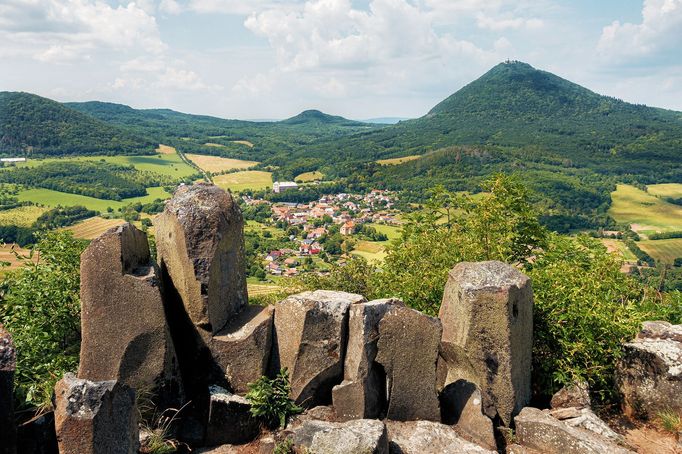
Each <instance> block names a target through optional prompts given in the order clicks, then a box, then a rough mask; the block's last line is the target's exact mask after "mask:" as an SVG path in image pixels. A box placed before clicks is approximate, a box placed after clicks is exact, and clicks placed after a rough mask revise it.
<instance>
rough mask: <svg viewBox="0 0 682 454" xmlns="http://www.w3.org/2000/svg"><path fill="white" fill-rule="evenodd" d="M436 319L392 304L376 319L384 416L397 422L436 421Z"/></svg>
mask: <svg viewBox="0 0 682 454" xmlns="http://www.w3.org/2000/svg"><path fill="white" fill-rule="evenodd" d="M441 334H442V328H441V323H440V320H438V319H437V318H434V317H429V316H427V315H424V314H422V313H421V312H419V311H416V310H414V309H410V308H407V307H403V306H394V307H392V308H391V309H390V310H389V311H388V313H386V314H385V315H384V317H383V318H382V319H381V321H380V322H379V342H378V353H377V356H376V362H377V363H379V364H381V366H382V367H383V368H384V370H385V372H386V380H387V394H388V409H387V412H386V417H387V418H388V419H393V420H397V421H409V420H414V419H427V420H431V421H440V410H439V406H438V393H437V391H436V362H437V360H438V347H439V344H440V337H441Z"/></svg>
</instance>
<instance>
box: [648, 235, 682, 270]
mask: <svg viewBox="0 0 682 454" xmlns="http://www.w3.org/2000/svg"><path fill="white" fill-rule="evenodd" d="M637 245H638V246H639V247H640V249H642V250H643V251H644V252H646V253H647V254H649V255H650V256H652V257H653V258H654V259H656V260H658V261H660V262H663V263H669V264H670V263H673V261H674V260H675V259H676V258H678V257H682V238H673V239H669V240H646V241H640V242H638V243H637Z"/></svg>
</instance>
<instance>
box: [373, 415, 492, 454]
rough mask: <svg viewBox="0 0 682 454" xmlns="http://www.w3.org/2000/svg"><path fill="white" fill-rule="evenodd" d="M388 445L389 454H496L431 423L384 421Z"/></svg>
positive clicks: (448, 428)
mask: <svg viewBox="0 0 682 454" xmlns="http://www.w3.org/2000/svg"><path fill="white" fill-rule="evenodd" d="M386 427H387V429H388V440H389V441H388V444H389V452H390V453H391V454H443V453H466V454H495V453H496V452H497V451H490V450H487V449H485V448H482V447H480V446H478V445H476V444H474V443H471V442H469V441H467V440H464V439H463V438H460V436H459V435H458V434H457V432H455V430H454V429H453V428H452V427H450V426H446V425H445V424H440V423H437V422H431V421H410V422H397V421H386Z"/></svg>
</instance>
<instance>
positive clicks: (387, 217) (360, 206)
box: [242, 183, 401, 277]
mask: <svg viewBox="0 0 682 454" xmlns="http://www.w3.org/2000/svg"><path fill="white" fill-rule="evenodd" d="M277 186H278V187H279V189H280V190H284V188H287V189H286V190H289V191H293V190H296V186H295V185H292V186H287V185H286V184H285V183H279V184H278V185H277ZM242 201H243V203H244V204H245V205H246V206H248V207H258V211H259V212H260V213H263V212H267V210H268V208H269V210H270V211H269V215H270V218H269V219H268V220H267V221H266V222H267V223H268V224H270V225H273V226H275V227H277V228H278V229H281V230H282V231H283V232H286V233H287V235H288V240H289V244H290V245H291V246H290V247H282V248H278V249H268V250H265V251H259V254H258V259H259V260H261V261H262V264H263V267H264V269H265V272H266V273H267V274H268V275H270V276H284V277H290V276H296V275H298V274H300V273H302V272H304V271H306V270H311V269H315V267H314V266H312V267H311V266H310V265H312V264H313V263H316V262H321V259H322V258H324V261H326V262H329V261H331V260H334V262H335V263H338V262H339V261H343V258H340V257H341V256H345V255H347V254H348V253H350V252H351V251H352V249H353V245H354V244H355V243H356V242H357V240H360V241H365V242H367V240H369V241H374V242H386V241H387V240H388V237H387V235H386V234H385V233H382V232H380V231H378V230H377V227H378V226H389V227H392V228H398V227H399V226H400V225H401V221H400V219H399V214H400V211H399V210H397V209H396V208H395V205H396V202H397V201H398V197H397V195H396V193H394V192H390V191H385V190H379V189H373V190H371V191H369V192H368V193H366V194H347V193H341V194H329V195H324V196H322V197H320V198H319V199H318V200H317V201H312V202H309V203H281V202H280V203H272V202H270V201H268V200H264V199H262V198H254V197H251V196H249V195H243V196H242ZM265 206H267V207H268V208H264V207H265ZM247 220H248V216H247ZM380 230H382V229H381V228H380ZM359 255H361V254H359ZM304 264H307V265H308V266H305V267H303V266H302V265H304ZM323 270H324V267H323V268H322V270H320V269H319V267H318V269H317V271H318V272H319V271H323Z"/></svg>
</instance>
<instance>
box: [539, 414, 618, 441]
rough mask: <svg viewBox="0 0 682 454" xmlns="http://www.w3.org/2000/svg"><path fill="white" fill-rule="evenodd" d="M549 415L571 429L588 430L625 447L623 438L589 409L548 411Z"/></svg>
mask: <svg viewBox="0 0 682 454" xmlns="http://www.w3.org/2000/svg"><path fill="white" fill-rule="evenodd" d="M549 414H550V415H551V416H552V417H553V418H555V419H558V420H559V421H562V422H563V423H564V424H567V425H569V426H571V427H577V428H580V429H584V430H588V431H590V432H592V433H594V434H596V435H599V436H600V437H603V438H606V439H607V440H609V441H611V442H613V443H616V444H619V445H623V446H624V445H625V438H624V437H623V436H622V435H620V434H619V433H617V432H615V431H614V430H613V429H611V428H610V427H609V425H608V424H606V423H605V422H604V421H602V420H601V418H599V416H597V415H595V414H594V413H593V412H592V410H590V409H589V408H578V407H564V408H558V409H554V410H550V411H549Z"/></svg>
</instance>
